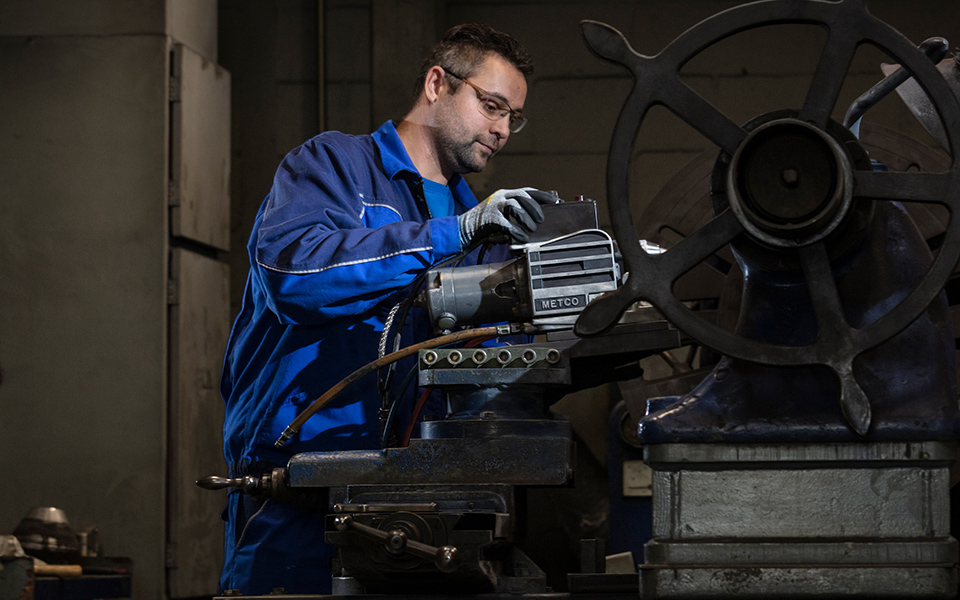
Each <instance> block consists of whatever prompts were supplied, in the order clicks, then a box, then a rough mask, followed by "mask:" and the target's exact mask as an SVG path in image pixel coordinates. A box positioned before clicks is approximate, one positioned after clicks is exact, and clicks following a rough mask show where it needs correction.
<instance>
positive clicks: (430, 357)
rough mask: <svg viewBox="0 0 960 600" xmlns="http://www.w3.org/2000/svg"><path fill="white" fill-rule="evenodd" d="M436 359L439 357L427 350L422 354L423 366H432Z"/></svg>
mask: <svg viewBox="0 0 960 600" xmlns="http://www.w3.org/2000/svg"><path fill="white" fill-rule="evenodd" d="M438 358H439V356H438V355H437V353H436V352H434V351H433V350H427V351H426V352H424V353H423V363H424V364H425V365H428V366H429V365H432V364H433V363H435V362H437V359H438Z"/></svg>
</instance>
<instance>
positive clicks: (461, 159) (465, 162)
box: [440, 138, 492, 175]
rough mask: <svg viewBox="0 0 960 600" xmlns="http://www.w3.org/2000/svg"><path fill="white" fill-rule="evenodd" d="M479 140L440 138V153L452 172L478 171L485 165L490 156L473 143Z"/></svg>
mask: <svg viewBox="0 0 960 600" xmlns="http://www.w3.org/2000/svg"><path fill="white" fill-rule="evenodd" d="M478 141H480V140H474V139H471V140H469V141H456V140H453V139H449V138H443V139H441V140H440V155H441V157H443V160H445V161H446V162H447V164H448V165H449V166H450V167H451V169H452V170H453V172H454V173H459V174H461V175H463V174H464V173H479V172H480V171H482V170H483V169H484V168H486V166H487V161H488V160H489V159H490V156H492V155H488V154H487V153H486V152H484V151H483V149H482V147H481V146H480V145H479V144H477V143H475V142H478Z"/></svg>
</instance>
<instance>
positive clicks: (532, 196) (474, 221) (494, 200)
mask: <svg viewBox="0 0 960 600" xmlns="http://www.w3.org/2000/svg"><path fill="white" fill-rule="evenodd" d="M559 201H560V199H559V198H558V197H557V196H556V192H554V193H550V192H543V191H540V190H538V189H535V188H529V187H528V188H521V189H517V190H497V191H496V192H494V193H493V194H491V195H490V197H489V198H487V199H486V200H484V201H483V202H481V203H480V204H477V205H476V206H474V207H473V208H471V209H470V210H468V211H467V212H465V213H463V214H462V215H460V216H459V217H458V219H459V225H460V243H461V244H463V246H464V247H465V248H466V247H467V246H469V245H470V244H471V243H472V242H473V241H474V240H476V239H480V238H483V237H487V236H488V235H491V234H496V233H505V234H507V235H508V236H510V238H512V239H513V240H516V241H518V242H526V241H527V240H529V239H530V236H529V235H528V233H530V232H532V231H536V229H537V225H538V224H539V223H543V211H542V210H540V205H541V204H556V203H557V202H559Z"/></svg>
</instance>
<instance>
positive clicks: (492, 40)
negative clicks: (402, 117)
mask: <svg viewBox="0 0 960 600" xmlns="http://www.w3.org/2000/svg"><path fill="white" fill-rule="evenodd" d="M490 54H496V55H498V56H500V57H501V58H503V59H504V60H506V61H507V62H508V63H510V64H511V65H513V66H514V67H516V69H517V70H518V71H520V72H521V73H522V74H523V76H524V77H529V76H530V75H532V74H533V60H531V58H530V55H529V54H527V52H526V51H525V50H524V49H523V46H521V45H520V42H518V41H517V40H516V38H514V37H513V36H512V35H510V34H509V33H504V32H502V31H497V30H496V29H494V28H492V27H490V26H489V25H484V24H482V23H466V24H464V25H457V26H456V27H452V28H450V29H449V30H448V31H447V32H446V33H445V34H444V35H443V39H441V40H440V42H439V43H438V44H437V45H436V46H434V48H433V50H432V51H431V52H430V54H429V55H427V57H426V58H425V59H424V60H423V63H422V64H421V65H420V74H419V75H418V76H417V81H416V83H415V84H414V86H413V101H414V102H416V100H417V98H419V97H420V92H421V91H422V90H423V84H424V82H425V81H426V78H427V71H429V70H430V68H431V67H433V66H435V65H439V66H440V67H443V69H444V70H450V71H452V72H453V73H456V74H457V75H459V76H460V77H464V78H467V77H470V76H472V75H473V74H474V73H476V71H477V69H479V68H480V65H481V64H483V61H484V60H486V58H487V56H489V55H490ZM448 81H449V82H450V88H451V89H452V90H453V91H456V90H457V89H459V87H460V85H461V84H462V83H463V82H462V81H460V80H458V79H455V78H451V79H449V80H448Z"/></svg>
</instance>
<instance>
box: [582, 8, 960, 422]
mask: <svg viewBox="0 0 960 600" xmlns="http://www.w3.org/2000/svg"><path fill="white" fill-rule="evenodd" d="M775 24H815V25H820V26H822V27H824V28H825V29H826V30H827V32H828V38H827V42H826V45H825V47H824V50H823V52H822V54H821V56H820V59H819V64H818V65H817V68H816V71H815V73H814V76H813V79H812V81H811V84H810V88H809V89H808V91H807V97H806V100H805V101H804V104H803V106H802V108H801V109H800V110H799V113H797V116H796V118H781V119H776V120H774V121H771V122H767V123H764V124H763V125H761V126H760V127H757V128H755V129H753V130H750V131H748V130H746V129H745V128H743V127H741V126H739V125H737V124H736V123H734V122H733V121H731V120H730V119H729V118H728V117H727V116H726V115H724V114H723V113H722V112H720V111H719V110H718V109H717V108H716V107H714V106H713V105H712V104H710V103H709V102H708V101H707V100H705V99H704V98H703V97H701V96H700V95H698V94H697V93H696V92H694V91H693V90H692V89H690V88H689V87H687V86H686V85H685V84H684V83H683V82H682V81H681V80H680V77H679V72H680V69H681V68H682V67H683V65H684V64H686V63H687V62H688V61H689V60H690V59H691V58H693V57H694V56H696V55H697V54H699V53H700V52H702V51H703V50H704V49H705V48H707V47H709V46H711V45H713V44H715V43H717V42H719V41H721V40H723V39H725V38H727V37H730V36H732V35H734V34H736V33H740V32H742V31H746V30H749V29H754V28H758V27H763V26H766V25H775ZM581 32H582V34H583V37H584V39H585V41H586V43H587V45H588V47H589V48H590V50H591V51H592V52H593V53H594V54H595V55H597V56H598V57H599V58H601V59H604V60H607V61H610V62H613V63H615V64H618V65H621V66H623V67H625V68H626V69H627V70H629V71H630V72H631V74H632V75H633V77H634V85H633V89H632V91H631V92H630V95H629V96H628V98H627V100H626V102H625V104H624V106H623V109H622V111H621V113H620V117H619V119H618V121H617V125H616V128H615V129H614V133H613V139H612V141H611V145H610V154H609V157H608V165H607V193H608V202H609V210H610V217H611V223H612V227H613V230H614V234H615V236H616V238H617V241H618V243H619V245H620V250H621V252H622V253H623V256H624V261H625V263H626V268H627V270H628V271H629V273H630V276H629V278H628V280H627V281H626V283H625V284H624V285H623V286H622V287H621V288H620V289H619V290H617V291H616V292H612V293H610V294H607V295H605V296H603V297H601V298H598V299H597V300H596V301H594V302H593V303H591V304H590V305H589V306H587V308H586V309H585V310H584V311H583V312H582V313H581V315H580V318H579V319H578V320H577V323H576V327H575V331H576V333H577V334H578V335H581V336H589V335H596V334H599V333H601V332H603V331H605V330H607V329H608V328H610V327H611V326H612V325H613V324H615V323H616V322H617V320H618V319H619V318H620V316H621V315H622V314H623V312H624V311H625V310H626V309H627V308H628V307H629V306H630V305H631V304H632V303H634V302H635V301H636V300H641V299H642V300H647V301H649V302H651V303H652V304H653V305H654V306H656V307H657V308H658V309H659V310H660V311H661V313H662V314H663V315H664V317H666V318H667V319H669V320H670V321H671V322H672V323H674V324H675V325H676V326H677V327H678V328H680V329H681V330H683V331H684V332H685V333H687V334H688V335H690V336H691V337H692V338H694V339H696V340H697V341H699V342H700V343H702V344H704V345H706V346H709V347H711V348H713V349H715V350H717V351H718V352H721V353H723V354H725V355H727V356H731V357H734V358H740V359H743V360H747V361H752V362H757V363H762V364H768V365H782V366H799V365H823V366H825V367H828V368H829V369H831V370H832V371H833V372H834V373H836V375H837V377H838V378H839V380H840V386H841V393H842V396H841V407H842V410H843V414H844V416H845V418H846V420H847V422H848V423H849V424H850V426H851V427H852V428H853V429H854V431H856V432H857V433H858V434H860V435H866V433H867V431H868V430H869V429H870V424H871V407H870V403H869V401H868V399H867V398H866V395H865V394H864V392H863V390H862V389H861V387H860V385H859V384H858V383H857V381H856V379H855V378H854V374H853V361H854V359H855V358H856V357H857V356H858V355H860V354H861V353H863V352H865V351H867V350H869V349H871V348H874V347H876V346H878V345H879V344H881V343H882V342H884V341H885V340H887V339H889V338H891V337H893V336H894V335H896V334H897V333H899V332H900V331H901V330H903V329H904V328H906V327H907V326H908V325H909V324H910V323H912V322H913V321H914V320H915V319H916V318H917V317H918V316H919V315H920V314H921V313H922V312H923V311H924V310H925V309H926V308H927V306H928V305H929V304H930V302H931V301H932V300H933V299H934V298H935V297H936V296H937V294H938V293H939V292H940V290H941V289H942V287H943V285H944V284H945V283H946V281H947V279H948V278H949V277H950V274H951V272H952V271H953V268H954V265H955V264H956V263H957V259H958V257H960V225H958V218H957V213H958V210H960V160H958V156H960V153H958V152H956V150H955V149H956V148H957V143H958V141H960V104H958V101H957V98H956V97H955V96H954V95H953V93H952V92H951V91H950V89H949V87H948V86H947V83H946V82H945V81H944V79H943V77H942V76H941V75H940V73H939V72H938V71H937V69H936V67H935V66H934V65H933V64H931V62H930V61H929V59H927V58H926V57H925V56H924V55H923V54H922V53H921V52H920V51H919V50H917V49H916V48H915V47H914V45H913V44H912V43H911V42H910V41H909V40H907V39H906V38H904V37H903V36H902V35H900V34H899V33H898V32H897V31H896V30H894V29H893V28H891V27H890V26H888V25H886V24H885V23H883V22H881V21H879V20H878V19H876V18H875V17H873V16H872V15H870V14H869V13H868V12H867V10H866V6H865V0H842V1H839V2H826V1H822V0H767V1H762V2H756V3H751V4H745V5H742V6H738V7H735V8H731V9H729V10H726V11H724V12H721V13H719V14H717V15H715V16H713V17H711V18H709V19H707V20H705V21H703V22H701V23H700V24H699V25H696V26H695V27H693V28H692V29H690V30H688V31H687V32H686V33H684V34H683V35H681V36H680V37H679V38H677V39H676V40H675V41H674V42H673V43H671V44H670V45H669V46H667V47H666V48H665V49H664V50H663V51H662V52H661V53H659V54H658V55H656V56H652V57H648V56H643V55H640V54H638V53H637V52H635V51H634V50H633V49H632V48H631V47H630V45H629V43H628V42H627V41H626V39H625V38H624V37H623V35H622V34H621V33H620V32H619V31H617V30H616V29H614V28H612V27H610V26H609V25H605V24H603V23H597V22H594V21H584V22H583V23H582V24H581ZM863 43H871V44H873V45H875V46H876V47H878V48H880V49H881V50H883V51H885V52H887V54H889V55H890V56H892V57H894V58H895V59H896V60H897V61H898V62H900V63H901V64H902V65H903V67H904V68H906V69H907V70H908V71H910V73H911V74H913V76H914V77H915V79H916V80H917V81H918V82H919V84H920V85H921V87H923V88H924V90H926V92H927V93H928V94H929V96H930V98H931V101H932V103H933V105H934V107H935V108H936V110H937V112H938V114H939V115H940V118H941V120H942V121H943V123H944V125H945V127H944V128H945V130H946V132H947V136H948V139H949V142H950V147H951V148H952V149H954V150H953V151H952V152H951V154H952V159H951V163H950V168H949V170H947V171H946V172H944V173H895V172H881V171H866V170H855V169H854V168H853V167H852V165H851V163H850V160H849V158H848V156H847V153H846V152H845V151H844V149H843V147H842V146H841V144H840V142H838V140H837V139H835V137H834V136H833V135H832V134H831V133H830V130H832V129H833V128H834V127H835V126H836V124H835V123H832V121H831V118H830V115H831V113H832V112H833V109H834V107H835V104H836V102H837V98H838V96H839V93H840V89H841V87H842V85H843V82H844V80H845V78H846V74H847V70H848V68H849V65H850V63H851V61H852V59H853V55H854V53H855V51H856V49H857V47H858V46H859V45H860V44H863ZM655 105H663V106H665V107H666V108H668V109H669V110H670V111H672V112H673V113H674V114H676V115H677V116H678V117H680V118H681V119H682V120H684V121H685V122H686V123H688V124H689V125H691V126H692V127H693V128H695V129H696V130H697V131H699V132H700V133H701V134H703V135H704V136H705V137H706V138H707V139H709V140H710V141H711V142H713V143H714V144H715V145H716V146H718V147H719V148H720V150H721V152H722V153H725V154H726V155H727V156H728V157H730V161H729V167H728V172H727V182H726V183H727V197H728V199H729V203H730V206H729V207H728V208H726V209H725V210H723V211H722V212H720V214H718V215H717V216H716V217H715V218H713V220H711V221H710V222H709V223H707V224H706V225H705V226H704V227H702V228H700V229H699V230H698V231H696V232H694V233H693V234H691V235H689V236H688V237H687V238H685V239H684V240H683V241H681V242H680V243H679V244H677V245H676V246H675V247H673V248H671V249H670V250H668V251H667V252H664V253H662V254H659V255H648V254H647V253H645V252H644V251H643V249H642V247H641V246H640V243H639V241H638V239H637V237H638V236H637V234H636V231H635V229H634V227H633V223H634V218H633V215H632V214H631V211H630V206H629V195H628V189H627V188H628V183H627V181H628V179H627V176H628V169H629V162H630V156H631V150H632V147H633V143H634V140H635V139H636V137H637V134H638V132H639V130H640V126H641V124H642V123H643V119H644V117H645V115H646V113H647V111H648V110H649V109H650V108H651V107H652V106H655ZM796 143H799V144H801V145H802V146H803V148H804V150H803V155H804V157H805V160H802V161H799V162H798V161H796V160H789V161H786V160H784V161H778V160H777V159H776V158H769V157H776V156H782V155H784V154H789V152H788V149H789V148H790V147H791V145H793V144H796ZM755 157H764V158H763V159H762V160H755ZM814 169H816V170H817V173H818V175H822V173H823V172H824V171H823V169H828V170H829V173H830V174H831V176H832V177H831V178H827V179H829V181H830V185H829V186H828V187H827V188H824V189H807V190H805V193H802V194H800V195H799V198H801V200H800V201H796V200H795V199H796V198H797V197H798V196H796V195H794V196H791V198H794V200H793V201H792V202H790V203H785V202H782V201H781V200H782V198H781V196H782V195H783V194H782V193H780V192H774V193H768V192H769V191H770V190H771V189H776V190H782V189H790V188H792V187H797V186H805V185H807V182H812V181H818V182H822V181H823V180H824V177H822V176H816V177H814V176H810V173H808V171H810V172H812V171H813V170H814ZM774 181H775V182H776V183H775V184H773V183H771V182H774ZM821 188H822V186H821ZM873 200H883V201H897V202H907V203H909V202H922V203H935V204H940V205H943V206H945V207H946V208H947V209H948V210H949V212H950V218H949V223H948V225H947V229H946V232H945V237H944V241H943V244H942V246H941V248H940V251H939V253H938V254H937V256H936V258H935V259H934V261H933V263H932V264H931V266H930V269H929V270H928V271H927V272H926V273H925V274H924V276H923V277H922V279H921V280H920V282H919V283H918V284H917V285H916V287H914V288H913V290H911V292H910V293H909V294H908V295H907V296H906V297H905V298H904V299H903V300H902V301H901V302H900V303H899V304H897V305H896V306H895V307H894V308H892V309H891V310H890V311H889V312H887V313H886V314H885V315H883V316H882V317H881V318H879V319H877V320H875V321H873V322H872V323H870V324H869V325H867V326H865V327H863V328H861V329H857V328H854V327H852V326H851V325H849V324H848V323H847V321H846V318H845V317H844V314H843V310H842V308H841V304H840V299H839V296H838V293H837V286H836V283H835V281H834V277H833V272H832V269H831V264H830V256H829V254H828V250H827V246H826V243H825V238H827V237H828V236H829V235H830V234H831V233H832V232H833V231H835V230H836V228H837V227H838V226H839V225H840V224H841V223H843V222H844V217H845V216H846V215H847V214H848V213H849V212H850V210H851V207H852V206H854V205H856V204H857V203H858V202H862V201H873ZM741 234H744V235H746V236H748V238H750V239H752V240H755V241H757V242H758V243H760V244H762V245H765V246H768V247H770V246H772V247H775V248H782V249H792V250H795V251H796V252H797V254H798V256H799V260H800V263H801V265H802V269H803V273H804V276H805V277H806V280H807V287H808V289H809V290H810V294H811V300H812V303H813V306H814V307H815V308H814V310H815V314H816V320H817V326H818V329H819V332H818V336H817V338H816V340H815V341H814V342H813V343H811V344H809V345H806V346H785V345H773V344H767V343H761V342H757V341H755V340H751V339H747V338H745V337H742V336H739V335H736V334H733V333H729V332H727V331H724V330H723V329H721V328H720V327H718V326H716V325H714V324H712V323H710V322H708V321H706V320H704V319H701V318H700V317H699V316H697V315H696V314H695V313H694V312H693V311H691V310H689V309H688V308H687V307H686V306H685V305H684V304H683V303H682V302H681V301H680V300H679V299H677V298H676V297H675V296H674V294H673V293H672V291H671V290H672V286H673V283H674V281H676V280H677V279H678V278H679V277H680V276H681V275H683V274H684V273H686V272H687V271H689V270H690V269H692V268H693V267H694V266H696V265H697V264H699V263H700V262H702V261H704V260H705V259H706V258H707V257H709V256H710V255H712V254H713V253H714V252H716V251H717V250H718V249H720V248H722V247H723V246H725V245H726V244H728V243H730V242H731V241H733V240H734V238H736V237H737V236H739V235H741Z"/></svg>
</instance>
